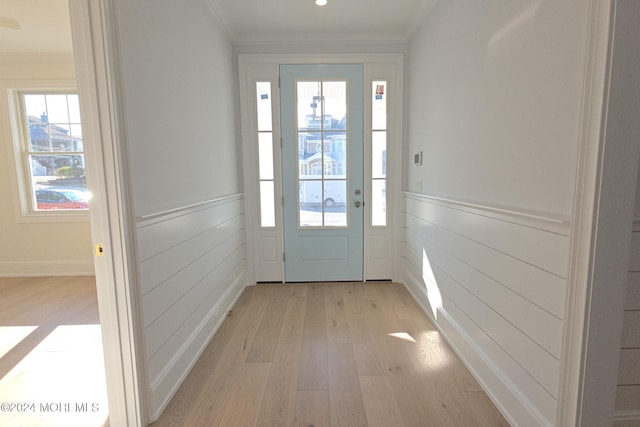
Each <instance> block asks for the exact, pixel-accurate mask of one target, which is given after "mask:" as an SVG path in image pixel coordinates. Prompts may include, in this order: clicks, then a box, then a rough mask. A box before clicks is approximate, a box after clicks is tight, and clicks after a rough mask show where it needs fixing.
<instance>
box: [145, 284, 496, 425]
mask: <svg viewBox="0 0 640 427" xmlns="http://www.w3.org/2000/svg"><path fill="white" fill-rule="evenodd" d="M193 425H207V426H231V425H233V426H240V425H243V426H246V425H251V426H253V425H255V426H267V425H268V426H293V425H295V426H314V427H320V426H347V425H349V426H453V425H455V426H508V423H507V422H506V421H505V419H504V418H503V417H502V416H501V415H500V413H499V412H498V411H497V409H496V408H495V406H494V405H493V404H492V402H491V401H490V400H489V399H488V397H487V395H486V394H485V393H484V392H483V391H482V390H481V388H480V387H479V385H478V384H477V383H476V381H475V380H474V379H473V377H472V376H471V375H470V374H469V372H468V371H467V370H466V369H465V367H464V366H463V364H462V363H461V362H460V360H459V359H458V358H457V357H456V356H455V355H454V353H453V352H452V350H451V349H450V348H449V346H448V345H447V344H446V343H445V341H444V340H443V338H442V337H441V335H440V333H439V332H438V331H437V330H436V329H435V328H434V326H433V324H432V323H431V322H430V321H429V320H428V318H427V317H426V316H425V315H424V313H422V311H421V310H420V308H419V307H418V305H417V304H416V303H415V302H414V300H413V299H412V297H411V296H410V294H409V293H408V292H407V291H406V290H405V289H404V288H403V287H402V286H401V285H398V284H391V283H387V282H383V283H375V282H368V283H364V284H363V283H346V282H345V283H332V284H316V283H313V284H311V283H310V284H289V285H258V286H254V287H248V288H246V289H245V291H244V293H243V294H242V296H241V297H240V299H239V300H238V302H237V303H236V305H235V306H234V308H233V310H232V312H231V313H230V314H229V316H228V317H227V319H226V320H225V322H224V323H223V324H222V326H221V327H220V329H219V330H218V332H217V334H216V336H215V337H214V338H213V340H212V341H211V343H210V344H209V346H208V347H207V348H206V349H205V351H204V352H203V354H202V356H201V357H200V359H199V360H198V362H197V363H196V365H195V366H194V368H193V369H192V371H191V372H190V374H189V376H188V377H187V378H186V380H185V381H184V383H183V384H182V386H181V388H180V389H179V390H178V392H177V394H176V395H175V396H174V398H173V400H172V401H171V402H170V403H169V405H168V407H167V408H166V410H165V411H164V413H163V414H162V416H161V418H160V419H159V420H158V421H157V422H155V423H153V424H152V426H153V427H160V426H166V427H174V426H193Z"/></svg>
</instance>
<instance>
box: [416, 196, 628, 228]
mask: <svg viewBox="0 0 640 427" xmlns="http://www.w3.org/2000/svg"><path fill="white" fill-rule="evenodd" d="M404 196H405V197H407V198H410V199H414V200H419V201H429V202H431V203H435V204H439V205H441V206H446V207H449V208H452V209H458V210H462V211H465V212H469V213H474V214H477V215H483V216H487V217H489V218H494V219H498V220H500V221H507V222H512V223H515V224H518V225H523V226H525V227H531V228H536V229H539V230H543V231H548V232H551V233H556V234H561V235H563V236H569V235H570V232H571V221H570V219H569V217H563V216H561V215H556V214H552V213H546V212H534V211H528V210H525V209H519V208H513V207H506V206H495V205H490V204H484V203H480V202H471V201H463V200H456V199H450V198H445V197H439V196H431V195H425V194H419V193H413V192H409V191H405V192H404ZM639 219H640V218H639ZM639 226H640V222H639Z"/></svg>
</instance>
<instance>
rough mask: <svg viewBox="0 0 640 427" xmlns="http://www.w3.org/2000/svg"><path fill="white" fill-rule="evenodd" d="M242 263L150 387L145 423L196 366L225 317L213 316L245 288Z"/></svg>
mask: <svg viewBox="0 0 640 427" xmlns="http://www.w3.org/2000/svg"><path fill="white" fill-rule="evenodd" d="M247 273H248V272H247V268H246V263H243V265H242V268H240V269H239V270H238V271H237V274H235V278H234V280H233V282H232V283H231V285H230V286H229V288H228V289H227V291H226V292H225V293H224V295H223V296H222V298H220V300H219V301H218V303H217V304H216V305H215V306H213V307H212V308H211V310H209V312H208V314H207V316H206V317H205V318H204V319H203V321H202V322H201V323H200V326H199V327H198V328H197V329H196V330H195V331H194V332H193V334H192V335H191V337H189V339H187V340H185V343H184V345H183V346H182V348H181V349H180V351H179V352H178V353H177V354H176V356H175V357H174V358H173V359H172V360H171V362H170V363H169V364H168V365H167V367H166V368H165V369H164V370H163V371H162V373H161V375H160V376H159V378H158V380H157V381H155V383H154V384H150V390H149V394H148V396H147V401H148V404H149V420H148V422H149V423H151V422H154V421H156V420H157V419H158V418H160V415H161V414H162V412H163V411H164V409H165V408H166V407H167V405H168V404H169V402H170V401H171V399H173V396H174V395H175V393H176V392H177V391H178V389H179V388H180V386H181V385H182V382H183V381H184V380H185V378H186V377H187V375H188V374H189V372H190V371H191V369H192V368H193V366H194V365H195V364H196V362H197V361H198V359H199V358H200V356H201V355H202V352H203V351H204V350H205V349H206V347H207V346H208V345H209V342H210V341H211V339H212V338H213V336H214V335H215V334H216V332H217V331H218V329H219V328H220V326H221V325H222V322H224V320H225V318H226V316H219V318H217V317H216V313H227V312H228V311H229V309H230V308H231V307H233V305H234V304H235V303H236V301H237V300H238V298H239V297H240V295H241V294H242V291H243V290H244V288H245V287H246V286H248V285H249V283H248V282H247V277H248V275H247Z"/></svg>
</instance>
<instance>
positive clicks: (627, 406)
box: [615, 202, 640, 426]
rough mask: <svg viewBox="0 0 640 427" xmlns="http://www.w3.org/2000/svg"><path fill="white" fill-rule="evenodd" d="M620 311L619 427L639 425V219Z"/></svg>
mask: <svg viewBox="0 0 640 427" xmlns="http://www.w3.org/2000/svg"><path fill="white" fill-rule="evenodd" d="M636 203H637V202H636ZM624 309H625V312H624V326H623V329H622V345H621V348H620V366H619V374H618V389H617V391H616V413H615V420H616V422H619V423H620V425H622V426H624V425H630V424H625V423H630V422H631V423H638V424H640V219H636V220H635V221H634V226H633V232H632V235H631V253H630V257H629V276H628V282H627V299H626V301H625V307H624ZM616 425H617V424H616ZM634 425H636V424H634Z"/></svg>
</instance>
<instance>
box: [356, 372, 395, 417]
mask: <svg viewBox="0 0 640 427" xmlns="http://www.w3.org/2000/svg"><path fill="white" fill-rule="evenodd" d="M360 389H361V390H362V399H363V401H364V407H365V411H366V414H367V420H368V423H369V427H404V422H403V421H402V415H401V413H400V408H399V407H398V404H397V403H396V399H395V397H394V395H393V389H392V388H391V384H389V379H388V376H361V377H360Z"/></svg>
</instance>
